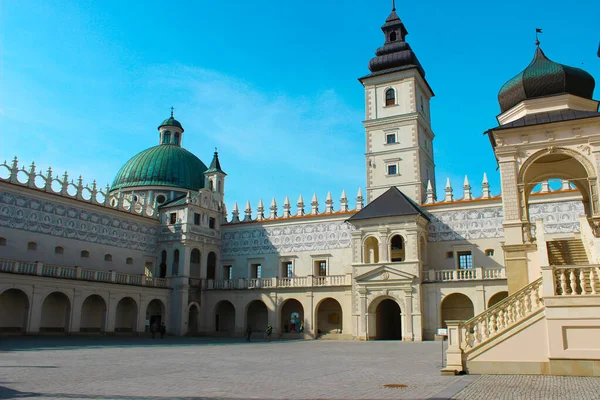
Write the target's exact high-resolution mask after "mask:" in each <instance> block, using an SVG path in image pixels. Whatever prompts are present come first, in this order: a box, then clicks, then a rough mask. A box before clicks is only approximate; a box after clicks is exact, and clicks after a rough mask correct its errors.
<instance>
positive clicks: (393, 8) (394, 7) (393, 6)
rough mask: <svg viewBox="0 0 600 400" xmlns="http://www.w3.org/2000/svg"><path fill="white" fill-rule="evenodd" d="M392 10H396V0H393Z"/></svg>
mask: <svg viewBox="0 0 600 400" xmlns="http://www.w3.org/2000/svg"><path fill="white" fill-rule="evenodd" d="M392 11H396V0H392Z"/></svg>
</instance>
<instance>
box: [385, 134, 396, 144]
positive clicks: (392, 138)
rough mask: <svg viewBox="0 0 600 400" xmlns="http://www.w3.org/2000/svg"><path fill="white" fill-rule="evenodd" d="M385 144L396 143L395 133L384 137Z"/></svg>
mask: <svg viewBox="0 0 600 400" xmlns="http://www.w3.org/2000/svg"><path fill="white" fill-rule="evenodd" d="M385 142H386V143H387V144H394V143H396V134H395V133H388V134H387V135H385Z"/></svg>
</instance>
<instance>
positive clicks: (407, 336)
mask: <svg viewBox="0 0 600 400" xmlns="http://www.w3.org/2000/svg"><path fill="white" fill-rule="evenodd" d="M404 304H405V306H406V310H404V315H405V318H404V321H403V322H404V323H403V324H402V326H406V328H405V329H403V330H404V332H403V333H402V340H403V341H405V342H412V341H413V340H414V337H415V336H414V333H413V315H412V307H413V306H412V290H407V291H405V292H404ZM400 314H402V310H400Z"/></svg>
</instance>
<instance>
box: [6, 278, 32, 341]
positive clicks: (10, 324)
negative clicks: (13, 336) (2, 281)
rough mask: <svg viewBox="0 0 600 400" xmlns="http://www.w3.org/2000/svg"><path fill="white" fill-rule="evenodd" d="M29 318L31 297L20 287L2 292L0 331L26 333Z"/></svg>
mask: <svg viewBox="0 0 600 400" xmlns="http://www.w3.org/2000/svg"><path fill="white" fill-rule="evenodd" d="M28 318H29V298H28V297H27V294H25V292H23V291H22V290H20V289H14V288H13V289H8V290H5V291H4V292H2V294H0V333H2V332H5V333H25V332H27V320H28Z"/></svg>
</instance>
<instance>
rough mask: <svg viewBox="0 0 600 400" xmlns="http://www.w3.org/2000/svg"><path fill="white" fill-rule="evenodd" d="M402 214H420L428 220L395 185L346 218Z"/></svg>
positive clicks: (355, 218) (356, 218) (397, 215)
mask: <svg viewBox="0 0 600 400" xmlns="http://www.w3.org/2000/svg"><path fill="white" fill-rule="evenodd" d="M403 215H421V216H422V217H424V218H425V219H427V220H428V221H429V217H428V216H427V214H425V213H424V212H423V210H421V208H420V207H419V206H418V205H416V204H415V203H414V202H413V201H412V200H411V199H410V198H408V197H407V196H406V195H405V194H404V193H402V192H401V191H400V190H398V188H397V187H396V186H392V187H391V188H389V189H388V190H387V191H386V192H385V193H383V194H382V195H381V196H379V197H378V198H376V199H375V200H373V201H372V202H371V203H369V204H368V205H367V206H366V207H365V208H363V209H362V210H360V211H359V212H357V213H356V214H354V215H353V216H352V217H350V218H348V221H356V220H359V219H368V218H379V217H401V216H403Z"/></svg>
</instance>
